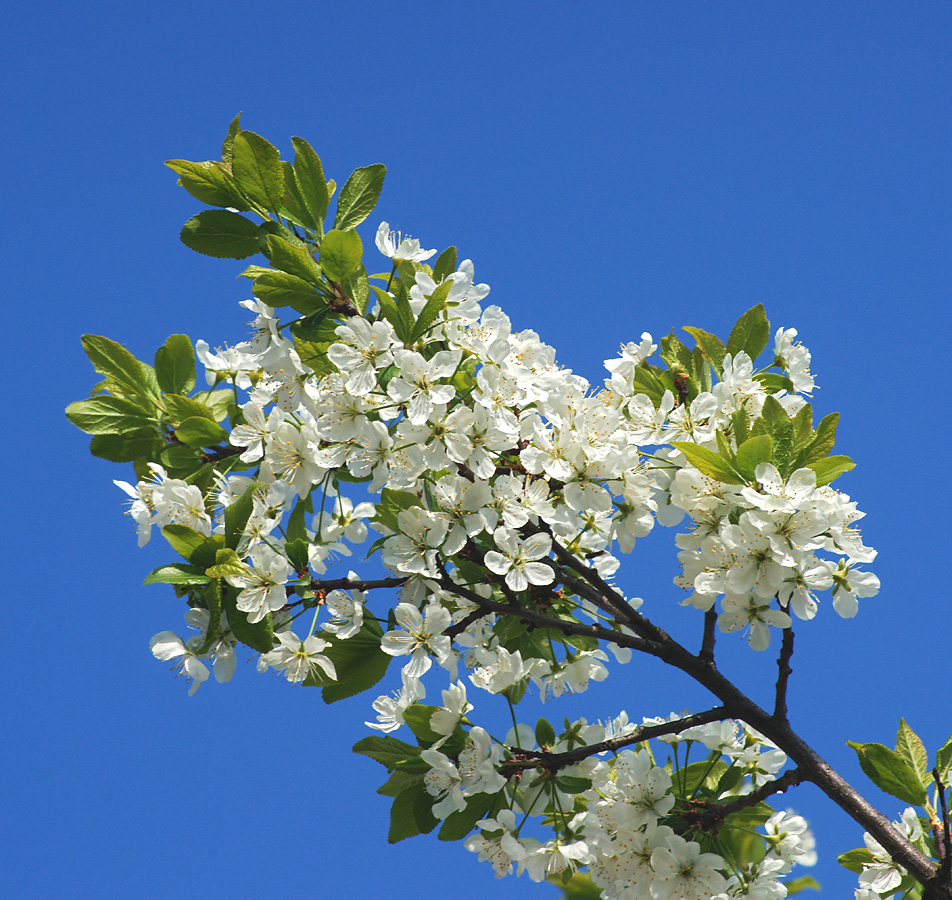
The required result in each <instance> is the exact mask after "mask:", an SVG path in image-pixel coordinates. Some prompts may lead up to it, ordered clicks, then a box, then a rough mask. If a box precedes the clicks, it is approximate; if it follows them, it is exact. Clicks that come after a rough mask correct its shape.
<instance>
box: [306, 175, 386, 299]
mask: <svg viewBox="0 0 952 900" xmlns="http://www.w3.org/2000/svg"><path fill="white" fill-rule="evenodd" d="M386 174H387V167H386V166H383V165H381V164H380V163H375V164H374V165H372V166H363V167H362V168H360V169H355V170H354V171H353V172H351V174H350V178H348V179H347V183H346V184H345V185H344V186H343V187H342V188H341V189H340V197H338V198H337V215H336V216H335V218H334V228H335V229H341V230H343V229H345V228H354V227H355V226H357V225H359V224H360V223H361V222H363V221H364V219H366V218H367V216H369V215H370V213H371V211H372V210H373V208H374V207H375V206H376V205H377V200H378V199H380V191H381V189H382V188H383V179H384V177H385V176H386ZM322 251H323V248H322ZM335 280H337V281H339V280H340V279H335Z"/></svg>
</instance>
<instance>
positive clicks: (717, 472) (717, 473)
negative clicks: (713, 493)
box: [671, 441, 745, 484]
mask: <svg viewBox="0 0 952 900" xmlns="http://www.w3.org/2000/svg"><path fill="white" fill-rule="evenodd" d="M671 446H672V447H675V448H677V449H678V450H680V451H681V452H682V453H683V454H684V455H685V456H686V457H687V458H688V462H689V463H691V465H693V466H694V467H695V468H697V469H698V470H699V471H700V472H702V473H703V474H704V475H707V476H708V477H710V478H713V479H714V480H715V481H722V482H724V483H725V484H745V481H744V478H743V476H741V475H740V473H738V472H737V470H736V469H735V468H734V467H733V466H732V465H731V463H730V462H728V461H727V460H726V459H724V458H723V457H722V456H719V455H718V454H717V453H715V452H714V451H713V450H708V448H707V447H701V446H699V445H698V444H692V443H690V442H689V441H672V442H671Z"/></svg>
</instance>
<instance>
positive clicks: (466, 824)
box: [437, 794, 496, 841]
mask: <svg viewBox="0 0 952 900" xmlns="http://www.w3.org/2000/svg"><path fill="white" fill-rule="evenodd" d="M495 799H496V795H495V794H473V795H472V796H471V797H467V798H466V806H465V807H464V808H463V809H457V810H454V811H453V812H451V813H450V814H449V815H448V816H447V817H446V818H445V819H444V820H443V824H442V825H441V826H440V830H439V833H438V834H437V837H438V838H439V839H440V840H441V841H461V840H462V839H463V838H464V837H466V835H468V834H469V833H470V832H471V831H472V830H473V829H474V828H475V827H476V823H477V822H478V821H479V820H480V819H485V818H486V816H487V814H488V813H489V810H490V809H491V808H492V805H493V802H494V801H495Z"/></svg>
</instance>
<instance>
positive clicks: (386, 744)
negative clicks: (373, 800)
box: [352, 736, 420, 771]
mask: <svg viewBox="0 0 952 900" xmlns="http://www.w3.org/2000/svg"><path fill="white" fill-rule="evenodd" d="M352 749H353V751H354V753H360V754H362V755H363V756H369V757H370V758H371V759H374V760H376V761H377V762H378V763H380V764H381V765H383V766H386V767H387V769H388V770H389V771H393V767H394V766H395V765H396V764H397V763H398V762H402V761H403V760H405V759H410V757H411V756H419V755H420V748H419V747H414V746H413V745H412V744H407V743H404V742H403V741H401V740H399V739H398V738H395V737H377V736H374V737H365V738H361V739H360V740H359V741H357V743H356V744H354V746H353V748H352Z"/></svg>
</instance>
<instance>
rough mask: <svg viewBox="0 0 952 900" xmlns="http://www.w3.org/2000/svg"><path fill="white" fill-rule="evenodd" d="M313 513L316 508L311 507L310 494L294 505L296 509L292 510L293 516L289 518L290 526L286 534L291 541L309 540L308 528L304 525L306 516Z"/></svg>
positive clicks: (288, 525)
mask: <svg viewBox="0 0 952 900" xmlns="http://www.w3.org/2000/svg"><path fill="white" fill-rule="evenodd" d="M313 512H314V508H313V507H312V506H311V495H310V494H308V495H307V496H306V497H301V498H299V499H298V501H297V503H295V504H294V509H292V510H291V515H290V516H288V524H287V527H286V530H285V532H284V533H285V534H286V535H287V539H288V540H289V541H306V540H307V527H306V526H305V524H304V514H305V513H313Z"/></svg>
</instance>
